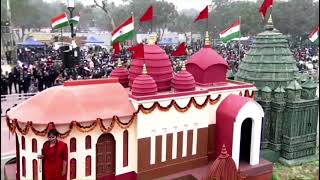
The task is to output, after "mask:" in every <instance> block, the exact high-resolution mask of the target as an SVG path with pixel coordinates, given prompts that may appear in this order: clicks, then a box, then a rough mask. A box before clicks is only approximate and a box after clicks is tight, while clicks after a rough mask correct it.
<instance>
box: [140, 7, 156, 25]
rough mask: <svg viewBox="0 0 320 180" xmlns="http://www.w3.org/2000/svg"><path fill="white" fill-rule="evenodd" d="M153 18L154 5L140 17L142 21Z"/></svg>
mask: <svg viewBox="0 0 320 180" xmlns="http://www.w3.org/2000/svg"><path fill="white" fill-rule="evenodd" d="M152 19H153V6H150V7H149V8H148V10H147V11H146V12H145V13H144V15H143V16H142V17H141V18H140V22H145V21H151V20H152Z"/></svg>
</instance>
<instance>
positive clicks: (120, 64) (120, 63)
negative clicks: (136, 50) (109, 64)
mask: <svg viewBox="0 0 320 180" xmlns="http://www.w3.org/2000/svg"><path fill="white" fill-rule="evenodd" d="M117 67H122V62H121V59H120V58H118V64H117Z"/></svg>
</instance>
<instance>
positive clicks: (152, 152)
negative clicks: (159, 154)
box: [150, 130, 156, 164]
mask: <svg viewBox="0 0 320 180" xmlns="http://www.w3.org/2000/svg"><path fill="white" fill-rule="evenodd" d="M155 132H156V130H152V132H151V137H150V139H151V143H150V146H151V147H150V164H154V163H155V162H156V137H155Z"/></svg>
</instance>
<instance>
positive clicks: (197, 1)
mask: <svg viewBox="0 0 320 180" xmlns="http://www.w3.org/2000/svg"><path fill="white" fill-rule="evenodd" d="M44 1H47V2H54V1H62V2H67V0H44ZM75 1H76V2H82V4H84V5H92V4H94V2H93V0H75ZM99 1H101V0H98V2H99ZM165 1H168V2H172V3H174V4H175V5H176V7H177V10H178V11H180V10H182V9H191V8H194V9H197V10H199V11H200V10H202V9H204V8H205V6H206V5H209V4H210V2H211V0H165ZM109 2H114V3H115V4H116V5H119V4H121V3H122V1H121V0H109Z"/></svg>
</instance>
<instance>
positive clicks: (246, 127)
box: [239, 118, 252, 164]
mask: <svg viewBox="0 0 320 180" xmlns="http://www.w3.org/2000/svg"><path fill="white" fill-rule="evenodd" d="M251 132H252V119H250V118H247V119H245V120H244V121H243V123H242V125H241V136H240V157H239V160H240V161H242V162H245V163H248V164H249V163H250V152H251Z"/></svg>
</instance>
